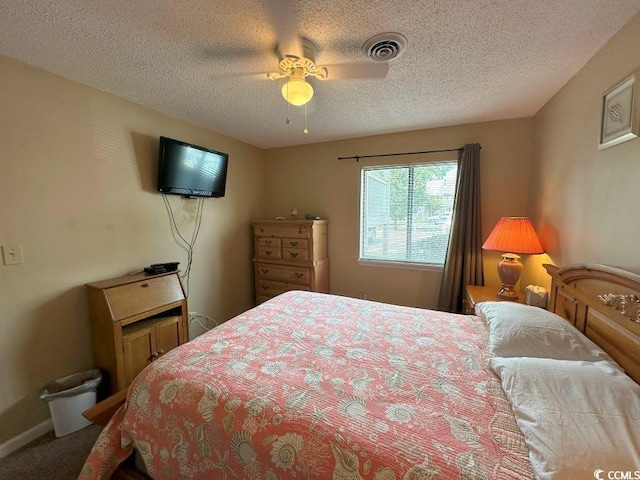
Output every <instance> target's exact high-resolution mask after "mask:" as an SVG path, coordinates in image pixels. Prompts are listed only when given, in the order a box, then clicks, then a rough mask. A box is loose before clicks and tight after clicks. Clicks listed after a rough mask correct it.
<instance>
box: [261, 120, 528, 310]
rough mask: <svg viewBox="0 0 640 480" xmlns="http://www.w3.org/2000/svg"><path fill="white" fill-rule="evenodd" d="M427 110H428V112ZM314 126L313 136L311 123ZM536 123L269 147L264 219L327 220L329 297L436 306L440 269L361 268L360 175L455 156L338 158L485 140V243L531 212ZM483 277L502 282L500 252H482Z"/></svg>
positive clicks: (515, 122)
mask: <svg viewBox="0 0 640 480" xmlns="http://www.w3.org/2000/svg"><path fill="white" fill-rule="evenodd" d="M425 108H427V107H425ZM309 124H310V125H309V128H310V130H311V131H312V133H311V135H312V134H313V120H312V117H310V121H309ZM531 140H532V121H531V119H517V120H505V121H499V122H488V123H480V124H474V125H463V126H459V127H450V128H439V129H432V130H422V131H415V132H407V133H401V134H394V135H381V136H376V137H367V138H360V139H355V140H345V141H339V142H329V143H322V144H312V145H304V146H298V147H290V148H281V149H274V150H269V151H267V153H266V159H267V177H266V178H267V214H268V215H269V217H273V216H276V215H288V212H289V210H290V209H291V208H292V207H296V208H297V209H298V211H299V212H300V214H301V215H304V214H305V213H312V214H315V215H320V216H322V217H323V218H328V219H329V258H330V289H331V292H332V293H336V294H340V295H348V296H356V297H357V296H359V294H360V292H361V291H364V292H366V294H367V297H368V298H369V299H370V300H377V301H386V302H393V303H399V304H404V305H411V306H418V307H426V308H434V307H435V306H436V304H437V297H438V291H439V288H440V279H441V276H442V272H441V271H427V270H408V269H398V268H384V267H372V266H360V265H358V262H357V260H358V234H359V218H358V215H359V198H360V191H359V188H360V170H361V168H362V167H363V166H367V165H390V164H398V163H409V162H416V163H417V162H424V161H427V160H431V159H455V158H457V154H456V153H455V152H453V153H450V154H446V155H444V154H431V155H421V156H404V157H386V158H380V159H367V160H360V162H356V161H355V160H341V161H339V160H338V157H343V156H351V155H374V154H380V153H394V152H412V151H424V150H439V149H447V148H457V147H460V146H462V145H464V144H465V143H480V144H481V145H482V151H481V165H482V166H481V172H482V173H481V192H482V217H483V218H482V227H483V236H484V238H486V237H487V236H488V235H489V233H490V231H491V229H492V228H493V227H494V225H495V224H496V222H497V221H498V220H499V219H500V217H501V216H509V215H526V213H527V212H526V208H527V190H528V185H529V163H530V156H531ZM484 258H485V275H486V280H487V282H488V283H490V284H498V283H499V282H498V278H497V273H496V265H497V261H498V259H499V255H498V254H496V253H493V252H489V253H487V254H486V255H485V257H484Z"/></svg>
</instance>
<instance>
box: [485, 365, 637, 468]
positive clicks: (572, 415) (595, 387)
mask: <svg viewBox="0 0 640 480" xmlns="http://www.w3.org/2000/svg"><path fill="white" fill-rule="evenodd" d="M491 367H492V368H493V369H494V371H495V372H496V373H497V374H498V375H499V376H500V378H501V379H502V388H503V389H504V391H505V393H506V394H507V398H508V399H509V401H510V402H511V404H512V407H513V413H514V414H515V417H516V420H517V422H518V426H519V427H520V430H522V433H523V434H524V437H525V441H526V443H527V445H528V447H529V458H530V459H531V463H532V465H533V469H534V471H535V473H536V476H537V477H538V478H539V479H573V478H575V479H587V478H594V472H596V470H603V471H604V472H603V473H601V474H600V475H599V476H596V478H640V385H638V384H636V383H635V382H634V381H633V380H632V379H631V378H629V377H628V376H627V375H625V374H624V373H623V372H622V371H620V370H619V369H617V368H615V366H614V365H612V364H610V363H609V362H581V361H568V360H552V359H548V358H497V357H496V358H493V359H491ZM614 471H631V472H638V473H635V475H637V476H635V477H634V476H631V477H608V476H607V472H614ZM632 475H633V474H632Z"/></svg>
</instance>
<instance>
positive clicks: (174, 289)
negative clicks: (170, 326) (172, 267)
mask: <svg viewBox="0 0 640 480" xmlns="http://www.w3.org/2000/svg"><path fill="white" fill-rule="evenodd" d="M104 293H105V296H106V298H107V302H108V304H109V308H110V309H111V313H112V318H113V319H114V320H122V319H124V318H127V317H131V316H133V315H136V314H138V313H143V312H146V311H148V310H152V309H153V308H156V307H157V306H158V305H166V304H168V303H173V302H180V301H182V300H183V298H184V294H183V293H182V287H181V286H180V280H179V279H178V276H177V275H167V276H166V277H156V278H150V279H147V280H141V281H138V282H134V283H127V284H125V285H119V286H117V287H112V288H107V289H105V290H104Z"/></svg>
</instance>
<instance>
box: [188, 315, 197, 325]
mask: <svg viewBox="0 0 640 480" xmlns="http://www.w3.org/2000/svg"><path fill="white" fill-rule="evenodd" d="M197 316H198V312H189V323H191V322H195V320H196V317H197Z"/></svg>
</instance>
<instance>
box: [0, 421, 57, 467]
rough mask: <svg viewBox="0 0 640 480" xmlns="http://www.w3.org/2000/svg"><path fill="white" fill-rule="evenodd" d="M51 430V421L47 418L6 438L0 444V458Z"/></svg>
mask: <svg viewBox="0 0 640 480" xmlns="http://www.w3.org/2000/svg"><path fill="white" fill-rule="evenodd" d="M51 430H53V422H52V421H51V419H50V418H48V419H46V420H45V421H44V422H42V423H39V424H38V425H36V426H35V427H33V428H30V429H29V430H27V431H26V432H23V433H21V434H20V435H18V436H16V437H13V438H11V439H9V440H7V441H6V442H4V443H3V444H0V458H4V457H6V456H7V455H9V454H10V453H13V452H15V451H16V450H18V449H19V448H20V447H24V446H25V445H26V444H27V443H29V442H32V441H33V440H35V439H36V438H39V437H41V436H42V435H44V434H45V433H47V432H50V431H51Z"/></svg>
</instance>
